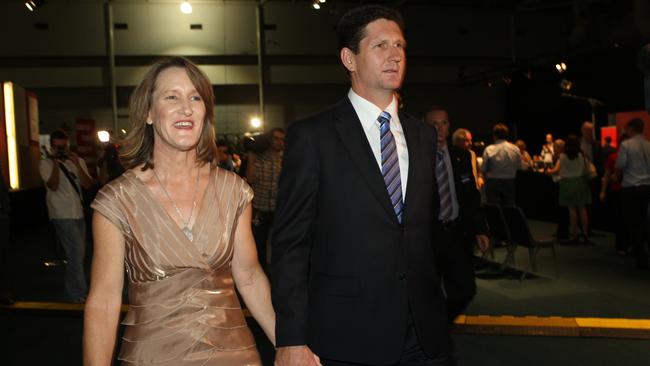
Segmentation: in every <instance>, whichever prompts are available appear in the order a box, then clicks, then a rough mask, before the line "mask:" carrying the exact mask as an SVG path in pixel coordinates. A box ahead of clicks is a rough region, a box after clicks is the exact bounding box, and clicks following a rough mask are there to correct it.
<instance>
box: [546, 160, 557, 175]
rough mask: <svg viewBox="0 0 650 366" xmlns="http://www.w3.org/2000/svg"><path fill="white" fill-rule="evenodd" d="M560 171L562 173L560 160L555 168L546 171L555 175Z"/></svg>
mask: <svg viewBox="0 0 650 366" xmlns="http://www.w3.org/2000/svg"><path fill="white" fill-rule="evenodd" d="M559 171H560V161H559V160H558V161H557V163H555V166H554V167H552V168H551V169H549V170H547V171H546V174H549V175H553V174H556V173H557V172H559Z"/></svg>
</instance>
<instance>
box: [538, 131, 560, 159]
mask: <svg viewBox="0 0 650 366" xmlns="http://www.w3.org/2000/svg"><path fill="white" fill-rule="evenodd" d="M539 155H540V156H541V158H542V161H543V162H544V165H545V166H547V167H549V168H550V167H552V166H553V164H554V163H555V160H556V159H557V151H556V150H555V143H554V141H553V135H551V134H550V133H547V134H546V143H545V144H544V145H543V146H542V152H540V154H539Z"/></svg>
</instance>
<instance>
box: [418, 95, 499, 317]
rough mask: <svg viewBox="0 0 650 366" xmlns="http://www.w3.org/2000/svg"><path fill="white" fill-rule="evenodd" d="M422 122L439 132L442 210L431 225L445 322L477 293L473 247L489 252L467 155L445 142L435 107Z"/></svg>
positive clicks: (443, 116)
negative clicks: (443, 303)
mask: <svg viewBox="0 0 650 366" xmlns="http://www.w3.org/2000/svg"><path fill="white" fill-rule="evenodd" d="M424 122H425V123H427V124H429V125H432V126H434V127H435V128H436V130H437V131H438V151H437V153H436V181H437V188H438V197H439V199H440V210H439V212H438V217H437V218H436V219H435V220H434V225H435V227H436V228H437V230H435V240H434V242H435V245H436V259H437V261H438V262H437V263H438V272H439V274H440V277H441V279H442V283H443V287H444V290H445V294H446V295H447V320H449V321H450V322H451V321H453V320H454V319H455V318H456V317H457V316H458V315H460V314H461V313H462V312H463V311H464V310H465V308H466V307H467V305H469V303H470V301H472V298H474V295H475V294H476V282H475V281H474V269H473V266H472V257H473V251H474V244H475V243H477V244H478V246H479V249H480V250H481V251H486V250H488V249H489V247H490V239H489V238H488V236H487V232H488V230H487V226H486V223H485V217H484V215H483V209H482V208H481V195H480V193H479V191H478V190H477V189H476V182H475V179H474V174H473V173H472V160H471V159H472V157H471V154H470V152H469V151H467V150H465V149H461V148H459V147H456V146H453V145H451V144H449V143H448V138H449V115H448V114H447V111H446V110H445V109H444V108H442V107H438V106H433V107H431V108H429V110H428V111H427V112H426V113H425V115H424Z"/></svg>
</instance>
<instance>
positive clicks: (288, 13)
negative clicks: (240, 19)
mask: <svg viewBox="0 0 650 366" xmlns="http://www.w3.org/2000/svg"><path fill="white" fill-rule="evenodd" d="M339 16H340V15H337V14H332V13H330V12H327V11H315V10H313V9H311V8H310V7H309V4H308V3H307V2H300V3H295V4H294V3H289V2H287V3H282V2H280V3H267V4H266V5H265V18H266V23H267V24H275V25H276V26H277V29H276V30H273V31H268V32H267V33H266V51H267V53H268V54H271V55H273V54H285V55H295V54H297V55H313V54H336V53H337V49H336V43H337V41H336V32H335V30H334V26H335V25H336V23H337V21H338V17H339Z"/></svg>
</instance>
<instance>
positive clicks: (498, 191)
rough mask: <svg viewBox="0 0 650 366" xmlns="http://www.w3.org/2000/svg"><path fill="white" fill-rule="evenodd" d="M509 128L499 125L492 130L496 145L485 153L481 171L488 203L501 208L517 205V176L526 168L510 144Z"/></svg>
mask: <svg viewBox="0 0 650 366" xmlns="http://www.w3.org/2000/svg"><path fill="white" fill-rule="evenodd" d="M508 134H509V130H508V126H506V125H504V124H502V123H499V124H497V125H495V126H494V128H493V129H492V137H493V139H494V143H493V144H492V145H490V146H488V147H486V148H485V151H484V152H483V165H482V166H481V170H482V171H483V175H484V176H485V195H486V198H487V203H489V204H493V205H500V206H511V205H514V204H515V197H516V193H515V176H516V175H517V171H518V170H521V169H523V168H524V166H523V160H522V158H521V152H520V151H519V148H518V147H517V146H515V145H514V144H512V143H510V142H508V141H507V140H506V138H508Z"/></svg>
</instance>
